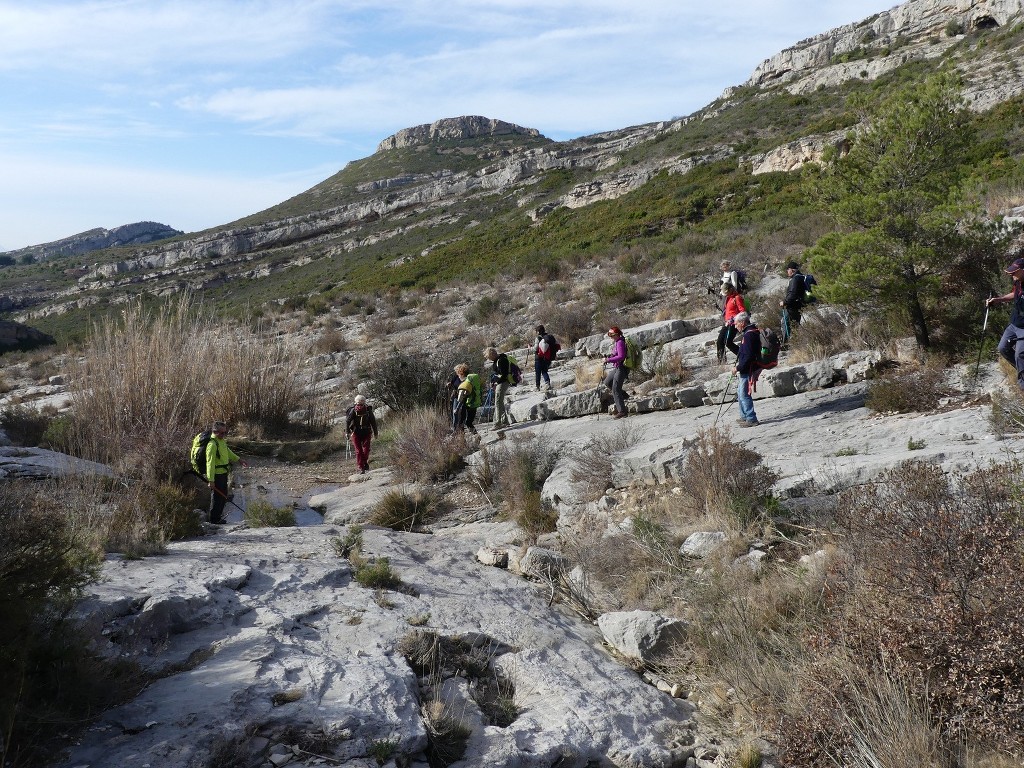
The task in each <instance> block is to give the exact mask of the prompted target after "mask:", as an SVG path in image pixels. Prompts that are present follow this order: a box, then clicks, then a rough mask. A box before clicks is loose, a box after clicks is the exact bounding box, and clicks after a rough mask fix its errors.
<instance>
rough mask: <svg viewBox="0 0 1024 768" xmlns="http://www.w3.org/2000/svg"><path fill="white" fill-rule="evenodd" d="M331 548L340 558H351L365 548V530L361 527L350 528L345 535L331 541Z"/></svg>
mask: <svg viewBox="0 0 1024 768" xmlns="http://www.w3.org/2000/svg"><path fill="white" fill-rule="evenodd" d="M331 546H332V547H333V548H334V552H335V554H336V555H337V556H338V557H345V558H347V557H349V556H350V555H351V554H352V553H353V552H357V553H358V552H359V551H360V550H362V548H363V528H362V526H359V525H353V526H350V527H349V529H348V531H346V532H345V535H344V536H343V537H342V536H335V537H334V538H333V539H331Z"/></svg>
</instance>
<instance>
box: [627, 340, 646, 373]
mask: <svg viewBox="0 0 1024 768" xmlns="http://www.w3.org/2000/svg"><path fill="white" fill-rule="evenodd" d="M624 338H625V339H626V359H625V360H623V361H622V364H623V365H624V366H626V367H627V368H631V369H633V368H639V367H640V366H641V365H643V362H644V353H643V350H642V349H640V345H639V344H637V343H636V341H635V340H634V339H633V338H631V337H630V336H626V337H624Z"/></svg>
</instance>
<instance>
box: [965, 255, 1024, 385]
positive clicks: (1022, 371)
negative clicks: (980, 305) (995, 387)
mask: <svg viewBox="0 0 1024 768" xmlns="http://www.w3.org/2000/svg"><path fill="white" fill-rule="evenodd" d="M1003 271H1004V272H1006V274H1008V275H1010V277H1011V278H1012V279H1013V290H1011V291H1010V292H1009V293H1007V294H1004V295H1003V296H990V297H989V298H988V299H986V300H985V308H986V312H985V319H986V322H987V320H988V307H991V306H992V305H993V304H1009V303H1010V302H1013V311H1012V313H1011V314H1010V324H1009V325H1008V326H1006V330H1004V331H1003V335H1002V338H1000V339H999V346H998V347H996V351H997V352H998V353H999V354H1000V355H1002V356H1003V358H1004V359H1005V360H1006V361H1007V362H1008V363H1009V364H1010V365H1012V366H1013V367H1014V368H1015V369H1016V371H1017V385H1018V386H1019V387H1020V388H1021V389H1022V390H1024V286H1022V285H1021V281H1022V280H1024V258H1020V259H1016V260H1015V261H1014V262H1013V263H1012V264H1010V266H1008V267H1007V268H1006V269H1005V270H1003ZM982 342H983V343H984V338H983V339H982ZM975 376H977V374H975Z"/></svg>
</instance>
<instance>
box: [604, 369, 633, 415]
mask: <svg viewBox="0 0 1024 768" xmlns="http://www.w3.org/2000/svg"><path fill="white" fill-rule="evenodd" d="M627 376H629V368H627V367H626V366H624V365H620V366H617V367H615V368H612V369H611V370H610V371H608V375H607V376H605V378H604V385H605V386H606V387H608V389H610V390H611V391H612V400H614V401H615V412H616V413H618V414H620V415H622V416H625V415H626V394H625V393H624V392H623V391H622V387H623V386H624V385H625V383H626V377H627Z"/></svg>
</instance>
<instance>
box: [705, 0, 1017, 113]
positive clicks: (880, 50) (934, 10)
mask: <svg viewBox="0 0 1024 768" xmlns="http://www.w3.org/2000/svg"><path fill="white" fill-rule="evenodd" d="M1022 15H1024V2H1022V0H908V2H905V3H903V4H902V5H898V6H896V7H895V8H892V9H890V10H888V11H883V12H882V13H879V14H876V15H875V16H872V17H870V18H868V19H865V20H864V21H861V22H858V23H856V24H846V25H844V26H841V27H837V28H836V29H833V30H831V31H829V32H824V33H822V34H820V35H815V36H814V37H809V38H807V39H806V40H801V41H800V42H799V43H797V44H796V45H794V46H792V47H790V48H787V49H785V50H784V51H780V52H779V53H777V54H775V55H774V56H772V57H771V58H770V59H767V60H765V61H764V62H762V63H761V65H760V66H758V67H757V68H756V69H755V70H754V73H753V74H752V75H751V76H750V79H749V80H747V82H746V83H744V85H745V86H747V87H756V88H764V87H770V86H772V85H778V84H784V85H785V87H786V90H788V91H789V92H791V93H809V92H811V91H814V90H815V89H817V88H819V87H832V86H836V85H839V84H841V83H843V82H845V81H847V80H851V79H854V78H863V79H867V80H873V79H876V78H878V77H880V76H881V75H884V74H885V73H886V72H889V71H891V70H893V69H895V68H896V67H898V66H901V65H902V64H904V63H906V62H907V61H908V60H910V59H917V58H937V57H939V56H942V55H943V54H944V53H946V51H947V49H948V48H949V47H950V46H952V45H954V44H955V43H956V42H957V40H958V38H959V36H958V35H956V34H954V35H953V36H950V34H949V33H950V31H951V27H950V22H954V23H955V25H954V28H955V27H959V29H960V30H962V31H964V32H969V31H972V30H979V29H991V28H993V27H1002V26H1005V25H1006V24H1008V23H1011V22H1012V21H1014V20H1018V21H1019V20H1020V19H1021V17H1022ZM994 57H995V52H992V53H991V54H988V55H986V54H985V53H984V52H982V53H981V54H980V55H979V56H978V57H977V58H976V59H974V60H972V61H971V62H970V63H969V64H967V63H964V64H961V66H960V69H961V72H962V73H963V75H964V76H965V80H966V92H967V97H968V101H969V102H970V103H971V105H972V106H973V107H974V108H975V109H988V108H989V107H991V106H993V105H994V104H996V103H998V102H999V101H1003V100H1005V99H1007V98H1010V97H1012V96H1014V95H1016V94H1018V93H1021V92H1024V79H1022V78H1021V77H1020V72H1018V71H1014V72H1010V73H1007V74H1006V75H1005V76H1004V77H1002V78H999V77H997V76H996V73H995V72H993V71H992V69H993V68H992V66H991V62H989V61H988V60H989V59H992V58H994ZM843 58H847V59H849V60H846V61H843V60H842V59H843ZM1015 70H1016V67H1015ZM993 80H996V82H993ZM734 92H735V89H733V88H730V89H726V92H725V94H723V96H724V97H725V98H729V97H730V96H731V95H732V94H733V93H734Z"/></svg>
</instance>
